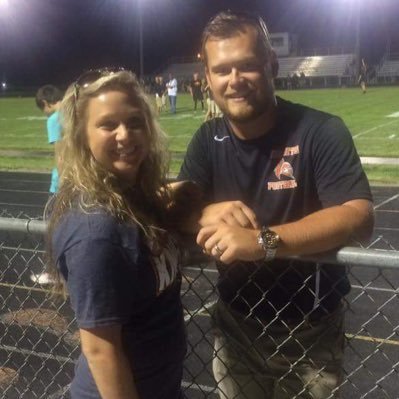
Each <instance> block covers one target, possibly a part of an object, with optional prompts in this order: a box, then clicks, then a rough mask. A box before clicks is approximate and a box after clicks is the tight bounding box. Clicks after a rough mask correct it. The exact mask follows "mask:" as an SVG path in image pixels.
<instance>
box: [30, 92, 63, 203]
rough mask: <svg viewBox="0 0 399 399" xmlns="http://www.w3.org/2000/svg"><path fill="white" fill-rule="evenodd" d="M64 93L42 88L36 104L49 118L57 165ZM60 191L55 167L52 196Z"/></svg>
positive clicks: (51, 185) (49, 129)
mask: <svg viewBox="0 0 399 399" xmlns="http://www.w3.org/2000/svg"><path fill="white" fill-rule="evenodd" d="M62 97H63V93H62V91H61V90H60V89H58V88H57V87H55V86H53V85H45V86H42V87H41V88H40V89H39V90H38V91H37V93H36V104H37V106H38V107H39V109H40V110H41V111H43V112H44V114H45V115H46V116H47V118H48V119H47V136H48V142H49V144H52V145H54V158H55V165H57V164H58V162H59V159H58V144H57V143H58V142H59V141H60V140H61V131H62V128H61V123H60V118H59V111H58V110H59V107H60V105H61V100H62ZM57 191H58V170H57V167H56V166H55V167H54V168H53V170H52V172H51V183H50V189H49V192H50V196H52V195H54V194H55V193H57Z"/></svg>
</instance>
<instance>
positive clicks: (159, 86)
mask: <svg viewBox="0 0 399 399" xmlns="http://www.w3.org/2000/svg"><path fill="white" fill-rule="evenodd" d="M164 92H165V87H164V85H163V83H162V82H161V76H155V85H154V93H155V105H156V106H157V113H158V115H160V114H161V112H162V96H163V94H164Z"/></svg>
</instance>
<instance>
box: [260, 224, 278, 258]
mask: <svg viewBox="0 0 399 399" xmlns="http://www.w3.org/2000/svg"><path fill="white" fill-rule="evenodd" d="M280 242H281V239H280V236H279V235H278V234H277V233H276V232H275V231H273V230H270V229H269V228H268V227H266V226H262V228H261V230H260V231H259V234H258V236H257V243H258V246H259V247H260V248H261V249H262V250H263V260H265V261H266V262H268V261H271V260H273V259H274V258H275V256H276V253H277V249H278V247H279V244H280Z"/></svg>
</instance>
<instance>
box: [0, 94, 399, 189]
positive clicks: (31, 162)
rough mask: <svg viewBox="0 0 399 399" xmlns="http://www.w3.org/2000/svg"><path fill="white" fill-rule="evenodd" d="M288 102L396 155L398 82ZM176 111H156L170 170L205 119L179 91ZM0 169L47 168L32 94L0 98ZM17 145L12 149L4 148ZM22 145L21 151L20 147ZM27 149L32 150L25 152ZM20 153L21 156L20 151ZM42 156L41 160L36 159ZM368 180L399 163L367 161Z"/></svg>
mask: <svg viewBox="0 0 399 399" xmlns="http://www.w3.org/2000/svg"><path fill="white" fill-rule="evenodd" d="M278 94H279V95H281V96H282V97H283V98H285V99H288V100H290V101H293V102H298V103H302V104H306V105H309V106H312V107H315V108H318V109H321V110H324V111H327V112H331V113H333V114H336V115H339V116H340V117H341V118H342V119H343V120H344V121H345V123H346V124H347V126H348V127H349V129H350V131H351V133H352V135H353V137H354V141H355V145H356V147H357V149H358V152H359V154H360V155H361V156H378V157H399V118H389V117H387V115H389V114H392V113H395V112H399V102H398V100H397V99H398V98H399V87H377V88H370V89H369V90H368V92H367V94H362V93H361V91H360V89H358V88H354V89H347V88H342V89H325V90H319V89H318V90H297V91H283V92H280V93H278ZM177 108H178V112H177V114H176V115H170V114H169V113H167V112H165V113H163V114H161V116H160V123H161V126H162V127H163V129H164V130H165V132H166V133H167V135H168V137H169V148H170V151H171V152H172V164H171V170H172V172H176V171H177V170H178V169H179V165H180V163H181V159H182V158H183V156H184V153H185V150H186V147H187V144H188V142H189V140H190V138H191V136H192V134H193V133H194V132H195V131H196V130H197V129H198V127H199V126H200V125H201V123H202V121H203V119H204V113H202V112H201V111H197V112H196V113H194V112H193V110H192V101H191V97H190V96H189V95H187V94H180V95H178V99H177ZM0 150H6V151H7V152H4V151H3V152H1V151H0V169H24V170H49V168H50V167H51V159H50V158H48V157H43V158H40V157H39V158H37V157H34V156H33V155H35V154H36V153H37V152H38V151H51V147H50V146H49V145H48V144H47V141H46V125H45V118H44V116H43V115H42V114H41V113H40V111H39V110H38V109H37V108H36V105H35V103H34V99H33V98H0ZM11 150H16V151H17V152H16V153H10V152H9V151H11ZM19 151H22V152H23V153H19ZM29 152H31V154H29ZM23 155H25V156H26V158H25V157H24V158H23V159H22V156H23ZM41 159H43V161H41ZM365 169H366V172H367V174H368V176H369V178H370V180H372V181H374V182H381V183H384V182H385V183H396V184H398V183H399V170H398V169H399V168H397V167H394V166H378V167H374V166H373V167H372V166H367V167H366V168H365Z"/></svg>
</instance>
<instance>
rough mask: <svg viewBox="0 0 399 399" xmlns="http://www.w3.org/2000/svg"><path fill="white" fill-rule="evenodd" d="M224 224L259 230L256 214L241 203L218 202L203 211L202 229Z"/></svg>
mask: <svg viewBox="0 0 399 399" xmlns="http://www.w3.org/2000/svg"><path fill="white" fill-rule="evenodd" d="M219 223H224V224H227V225H229V226H235V227H247V228H253V229H257V228H259V226H258V222H257V220H256V216H255V213H254V212H253V211H252V209H250V208H248V207H247V206H246V205H245V204H244V203H243V202H241V201H224V202H217V203H214V204H210V205H208V206H206V207H205V208H204V209H203V210H202V215H201V218H200V219H199V224H200V226H202V227H205V226H209V225H215V224H219Z"/></svg>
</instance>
